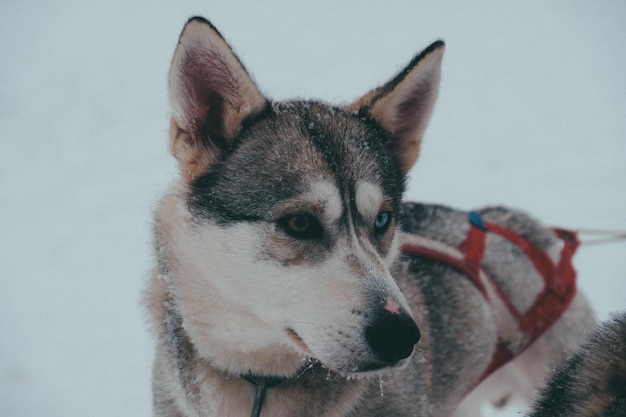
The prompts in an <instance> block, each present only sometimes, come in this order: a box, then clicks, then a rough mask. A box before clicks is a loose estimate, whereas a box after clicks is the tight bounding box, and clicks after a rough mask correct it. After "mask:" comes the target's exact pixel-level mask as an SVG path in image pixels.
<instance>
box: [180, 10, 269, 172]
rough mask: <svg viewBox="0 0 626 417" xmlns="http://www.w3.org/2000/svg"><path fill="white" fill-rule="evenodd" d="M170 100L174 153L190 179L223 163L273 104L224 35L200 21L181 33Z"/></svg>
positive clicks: (188, 25)
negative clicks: (248, 122)
mask: <svg viewBox="0 0 626 417" xmlns="http://www.w3.org/2000/svg"><path fill="white" fill-rule="evenodd" d="M169 96H170V104H171V107H172V117H171V120H170V140H171V151H172V154H173V155H174V156H175V157H176V159H177V160H178V163H179V167H180V170H181V173H182V174H183V176H184V177H185V178H186V179H188V180H190V179H193V178H195V177H196V176H198V175H199V174H201V173H202V172H204V171H206V170H207V169H208V168H209V167H210V166H211V165H212V164H214V163H215V162H216V161H218V160H219V159H220V157H221V156H222V154H223V152H224V150H225V149H227V148H228V147H229V146H230V145H231V143H232V139H233V138H234V137H235V135H236V134H237V132H238V130H239V128H240V127H241V123H242V122H243V120H244V119H245V118H246V117H248V116H250V115H251V114H254V113H256V112H258V111H260V110H261V109H262V108H263V107H264V106H265V104H266V102H267V99H266V98H265V97H264V96H263V95H262V94H261V93H260V92H259V90H258V89H257V87H256V85H255V84H254V82H253V81H252V79H251V77H250V75H249V74H248V72H247V71H246V69H245V68H244V66H243V64H242V63H241V62H240V61H239V59H238V58H237V56H236V55H235V54H234V52H233V51H232V49H231V48H230V46H229V45H228V44H227V43H226V41H225V40H224V38H223V37H222V35H221V34H220V33H219V32H218V31H217V29H216V28H215V27H214V26H213V25H212V24H211V23H210V22H209V21H207V20H205V19H203V18H200V17H194V18H191V19H190V20H189V21H188V22H187V24H186V25H185V27H184V28H183V31H182V33H181V35H180V38H179V41H178V46H177V47H176V50H175V52H174V57H173V59H172V64H171V68H170V73H169Z"/></svg>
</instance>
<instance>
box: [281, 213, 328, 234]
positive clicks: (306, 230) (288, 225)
mask: <svg viewBox="0 0 626 417" xmlns="http://www.w3.org/2000/svg"><path fill="white" fill-rule="evenodd" d="M278 225H279V226H280V227H281V228H283V229H284V230H285V232H287V234H288V235H290V236H291V237H294V238H296V239H300V240H307V239H319V238H321V237H322V225H321V224H320V222H319V221H318V220H317V219H316V218H315V216H313V215H311V214H293V215H290V216H286V217H283V218H282V219H280V220H279V221H278Z"/></svg>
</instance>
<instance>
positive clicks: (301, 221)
mask: <svg viewBox="0 0 626 417" xmlns="http://www.w3.org/2000/svg"><path fill="white" fill-rule="evenodd" d="M287 225H288V226H289V228H290V229H291V231H292V232H294V233H305V232H306V231H307V230H309V227H310V226H311V221H310V220H309V217H308V216H304V215H297V216H293V217H290V218H289V220H288V221H287Z"/></svg>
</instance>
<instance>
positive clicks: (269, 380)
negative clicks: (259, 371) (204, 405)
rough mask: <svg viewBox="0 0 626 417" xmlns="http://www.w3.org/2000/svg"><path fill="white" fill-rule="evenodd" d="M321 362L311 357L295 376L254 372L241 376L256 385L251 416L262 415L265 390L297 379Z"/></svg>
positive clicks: (257, 416)
mask: <svg viewBox="0 0 626 417" xmlns="http://www.w3.org/2000/svg"><path fill="white" fill-rule="evenodd" d="M319 364H320V363H319V362H318V361H316V360H315V359H309V360H307V362H306V363H305V364H304V365H302V367H301V368H300V370H298V372H297V373H296V375H295V376H293V377H280V376H260V375H255V374H253V373H248V374H246V375H242V376H241V377H242V378H243V379H245V380H246V381H248V382H249V383H251V384H252V385H254V386H255V387H256V391H255V394H254V403H253V404H252V414H251V415H250V416H251V417H259V416H260V415H261V407H262V406H263V400H265V392H266V391H267V390H268V389H269V388H273V387H275V386H276V385H278V384H280V383H281V382H284V381H287V380H293V381H295V380H297V379H298V378H300V377H301V376H302V375H304V374H305V373H307V372H308V371H309V370H311V369H313V368H316V367H317V366H318V365H319Z"/></svg>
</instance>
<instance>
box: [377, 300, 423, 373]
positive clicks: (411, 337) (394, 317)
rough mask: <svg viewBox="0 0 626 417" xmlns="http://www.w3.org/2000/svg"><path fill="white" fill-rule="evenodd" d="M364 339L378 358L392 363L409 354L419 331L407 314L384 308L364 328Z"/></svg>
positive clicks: (418, 336)
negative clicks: (391, 311)
mask: <svg viewBox="0 0 626 417" xmlns="http://www.w3.org/2000/svg"><path fill="white" fill-rule="evenodd" d="M365 339H366V340H367V343H368V344H369V345H370V347H371V348H372V350H373V351H374V353H375V354H376V357H377V358H378V360H380V361H382V362H385V363H386V364H388V365H394V364H396V363H397V362H398V361H400V360H402V359H406V358H408V357H409V356H411V353H412V352H413V347H414V346H415V344H416V343H417V342H418V341H419V340H420V331H419V328H418V327H417V324H415V322H414V321H413V319H412V318H411V316H409V315H408V314H406V313H401V314H393V313H390V312H388V311H386V310H384V311H383V312H382V313H380V315H379V316H378V317H377V318H376V320H375V321H374V322H373V323H372V324H371V325H370V326H369V327H367V328H366V329H365Z"/></svg>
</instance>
